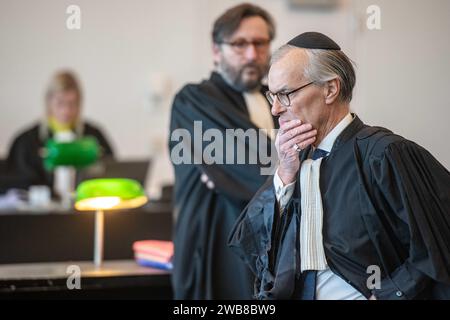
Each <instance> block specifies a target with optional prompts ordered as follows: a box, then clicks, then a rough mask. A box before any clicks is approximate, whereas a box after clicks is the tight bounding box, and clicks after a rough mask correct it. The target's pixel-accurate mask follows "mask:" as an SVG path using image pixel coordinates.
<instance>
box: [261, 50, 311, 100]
mask: <svg viewBox="0 0 450 320" xmlns="http://www.w3.org/2000/svg"><path fill="white" fill-rule="evenodd" d="M307 62H308V56H307V54H306V52H305V50H303V49H298V48H296V49H292V50H290V51H288V52H287V53H286V54H285V55H284V56H282V57H281V58H280V59H278V60H277V61H276V62H275V63H273V64H272V65H271V67H270V70H269V75H268V80H269V88H270V90H271V91H272V92H278V91H280V90H283V89H284V88H285V87H290V86H291V85H298V82H299V81H301V80H302V79H303V72H304V69H305V66H306V64H307Z"/></svg>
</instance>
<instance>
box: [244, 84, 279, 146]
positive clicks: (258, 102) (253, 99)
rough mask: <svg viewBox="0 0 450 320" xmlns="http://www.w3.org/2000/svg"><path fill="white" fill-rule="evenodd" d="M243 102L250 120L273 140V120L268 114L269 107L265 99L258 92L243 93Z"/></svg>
mask: <svg viewBox="0 0 450 320" xmlns="http://www.w3.org/2000/svg"><path fill="white" fill-rule="evenodd" d="M244 100H245V104H246V105H247V110H248V113H249V114H250V120H251V121H252V122H253V123H254V124H255V125H256V126H257V127H258V128H261V129H266V130H267V135H268V136H269V137H270V138H271V139H272V140H275V133H274V132H273V129H274V125H273V118H272V115H271V113H270V106H269V103H268V102H267V100H266V98H265V97H264V96H263V95H262V93H261V92H259V91H252V92H244Z"/></svg>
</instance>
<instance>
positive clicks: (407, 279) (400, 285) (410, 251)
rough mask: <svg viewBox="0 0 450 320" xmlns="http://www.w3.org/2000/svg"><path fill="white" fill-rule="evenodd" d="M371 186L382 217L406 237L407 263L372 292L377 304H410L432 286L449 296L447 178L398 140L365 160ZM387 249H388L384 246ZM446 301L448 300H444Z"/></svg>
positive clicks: (408, 144) (423, 154)
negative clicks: (391, 218) (393, 219)
mask: <svg viewBox="0 0 450 320" xmlns="http://www.w3.org/2000/svg"><path fill="white" fill-rule="evenodd" d="M369 161H370V167H371V173H372V183H373V186H374V188H375V190H376V191H375V192H376V193H377V194H378V195H379V202H380V203H383V206H384V208H385V210H384V211H385V212H392V213H394V214H395V215H396V216H397V217H398V218H399V219H400V221H402V222H403V223H404V225H405V226H407V227H405V228H407V231H406V232H405V234H407V237H405V238H406V239H405V243H404V247H405V248H406V249H407V258H406V260H405V261H404V262H403V264H401V265H400V266H399V267H398V268H397V269H396V270H395V271H394V272H392V273H391V274H390V275H389V278H390V279H389V280H388V279H385V280H383V281H382V283H381V288H380V289H379V290H375V295H377V296H378V297H380V298H385V299H390V298H397V299H398V298H405V299H412V298H415V297H416V296H417V295H419V294H420V292H421V291H422V290H424V289H425V288H426V287H427V286H429V284H430V282H432V283H436V284H438V285H441V286H444V287H446V288H447V289H446V290H444V291H443V292H447V294H448V292H450V286H449V285H450V173H449V172H448V170H447V169H446V168H445V167H444V166H442V165H441V164H440V163H439V162H438V161H437V160H436V159H435V158H434V157H433V156H432V155H431V154H430V153H429V152H428V151H426V150H425V149H424V148H422V147H420V146H419V145H417V144H415V143H413V142H411V141H408V140H401V141H397V142H394V143H391V144H389V145H388V146H387V148H386V149H385V151H384V153H383V154H382V155H381V156H379V157H372V158H370V159H369ZM386 245H388V244H386ZM447 298H449V297H448V296H447Z"/></svg>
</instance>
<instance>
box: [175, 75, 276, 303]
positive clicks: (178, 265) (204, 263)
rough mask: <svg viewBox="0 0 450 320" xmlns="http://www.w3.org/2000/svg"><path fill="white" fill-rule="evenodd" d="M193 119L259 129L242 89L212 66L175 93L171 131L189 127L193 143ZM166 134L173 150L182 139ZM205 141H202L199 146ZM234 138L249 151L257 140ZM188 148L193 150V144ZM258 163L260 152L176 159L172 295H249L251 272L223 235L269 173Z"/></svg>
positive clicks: (220, 126) (205, 126) (264, 142)
mask: <svg viewBox="0 0 450 320" xmlns="http://www.w3.org/2000/svg"><path fill="white" fill-rule="evenodd" d="M268 107H269V106H268ZM194 121H201V122H202V129H203V131H205V130H207V129H211V128H215V129H218V130H220V132H222V133H224V132H225V130H226V129H236V128H241V129H243V130H247V129H257V128H256V127H255V125H254V124H253V123H252V122H251V121H250V118H249V114H248V111H247V107H246V104H245V100H244V97H243V95H242V94H241V93H239V92H237V91H235V90H234V89H232V88H231V87H230V86H228V84H227V83H226V82H225V81H224V80H223V78H222V77H221V76H220V75H219V74H218V73H215V72H213V73H212V75H211V77H210V79H209V80H206V81H203V82H201V83H200V84H189V85H187V86H185V87H184V88H183V89H182V90H181V91H180V92H179V93H178V94H177V95H176V97H175V99H174V102H173V106H172V114H171V124H170V130H171V132H173V131H174V130H176V129H180V128H183V129H186V130H188V131H189V133H190V135H191V136H192V144H194V138H193V136H194V132H193V131H194ZM170 140H171V139H169V149H170V150H171V152H172V150H174V148H175V146H176V145H177V144H178V143H180V142H179V141H178V140H176V141H170ZM209 143H210V142H205V143H203V145H202V148H201V150H204V149H205V146H207V145H208V144H209ZM260 143H261V144H262V145H263V146H264V148H268V145H270V144H271V140H270V139H269V138H268V137H267V136H265V138H264V139H261V140H260ZM238 144H241V145H242V144H243V146H244V149H245V150H246V152H247V154H248V152H255V146H254V145H250V144H249V142H248V141H246V140H238ZM223 151H224V152H223V155H224V156H225V150H223ZM190 152H191V153H192V155H194V149H193V148H191V149H190ZM195 154H196V155H198V154H199V153H198V152H197V151H196V152H195ZM200 154H201V153H200ZM236 154H237V150H236V149H235V156H236ZM172 160H173V159H172ZM224 162H225V161H224ZM262 166H263V165H262V163H261V162H260V159H259V158H258V163H256V164H210V165H207V164H205V162H203V161H202V164H174V170H175V186H174V207H175V212H174V215H175V219H176V224H175V230H174V237H173V241H174V244H175V254H174V270H173V274H172V284H173V289H174V295H175V298H176V299H250V298H251V297H252V291H253V289H252V286H253V282H254V279H253V276H252V273H251V272H250V269H248V267H247V266H246V265H245V264H244V263H243V262H242V261H240V259H239V258H238V257H237V256H236V255H234V254H233V253H232V251H231V250H230V249H229V248H228V246H227V238H228V234H229V232H230V231H231V229H232V227H233V225H234V223H235V221H236V219H237V217H238V216H239V214H240V212H241V211H242V210H243V209H244V208H245V206H246V205H247V203H248V202H249V201H250V199H251V198H252V197H253V195H254V194H255V193H256V191H257V190H258V189H259V188H260V187H261V186H262V184H263V183H264V181H265V180H266V178H267V176H262V175H260V169H261V167H262ZM202 173H205V174H206V175H207V176H208V177H209V179H210V180H212V181H213V182H214V184H215V188H214V190H210V189H208V188H207V187H206V185H205V184H204V183H202V182H201V180H200V176H201V174H202Z"/></svg>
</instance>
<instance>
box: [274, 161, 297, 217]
mask: <svg viewBox="0 0 450 320" xmlns="http://www.w3.org/2000/svg"><path fill="white" fill-rule="evenodd" d="M273 185H274V187H275V196H276V197H277V201H278V206H279V208H280V210H281V211H283V210H284V208H285V207H286V205H287V203H288V202H289V200H290V199H291V197H292V194H293V193H294V189H295V181H294V182H292V183H289V184H287V185H284V184H283V181H281V179H280V177H279V176H278V169H277V171H276V172H275V175H274V176H273Z"/></svg>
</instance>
